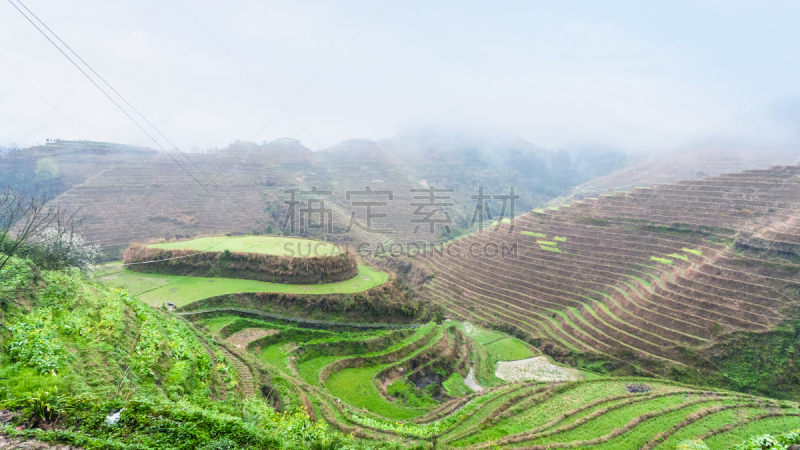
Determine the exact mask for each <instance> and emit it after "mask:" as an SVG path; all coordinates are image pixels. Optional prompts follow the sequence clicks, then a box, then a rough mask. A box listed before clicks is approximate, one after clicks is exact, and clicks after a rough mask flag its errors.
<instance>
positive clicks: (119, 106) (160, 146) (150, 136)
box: [8, 0, 244, 224]
mask: <svg viewBox="0 0 800 450" xmlns="http://www.w3.org/2000/svg"><path fill="white" fill-rule="evenodd" d="M8 2H9V3H11V6H13V7H14V9H16V10H17V11H19V13H20V14H22V16H23V17H25V19H26V20H27V21H28V22H30V23H31V25H33V26H34V28H36V30H38V31H39V33H41V34H42V36H44V37H45V39H47V40H48V41H49V42H50V43H51V44H53V46H54V47H56V49H57V50H58V51H59V52H60V53H61V54H62V55H64V57H65V58H67V60H69V62H70V63H72V65H74V66H75V68H77V69H78V70H79V71H80V72H81V73H82V74H83V75H84V76H85V77H86V78H87V79H88V80H89V81H90V82H91V83H92V84H93V85H94V86H95V87H96V88H97V89H99V90H100V92H102V93H103V95H105V96H106V98H108V99H109V100H110V101H111V102H112V103H113V104H114V106H116V107H117V108H118V109H119V110H120V111H122V113H123V114H125V116H126V117H128V119H130V120H131V121H132V122H133V123H134V124H135V125H136V126H137V127H138V128H139V129H140V130H142V132H143V133H144V134H145V135H147V137H149V138H150V139H151V140H152V141H153V142H154V143H155V144H156V145H157V146H158V147H159V148H160V149H161V150H162V151H163V152H164V153H165V154H166V155H167V156H169V157H170V158H171V159H172V160H173V161H174V162H175V163H176V164H177V165H178V167H180V168H181V169H182V170H183V171H184V172H186V174H187V175H189V177H190V178H191V179H192V180H194V182H196V183H197V184H198V185H199V186H200V187H201V188H203V190H205V191H206V192H207V193H208V195H210V196H211V197H212V198H213V199H214V200H216V201H217V203H219V204H220V205H221V206H222V207H223V208H224V209H225V210H226V211H227V212H228V213H229V214H231V215H234V214H233V212H232V211H231V210H230V209H228V207H227V206H226V205H225V204H224V203H222V202H221V201H220V200H219V199H218V198H217V197H216V196H215V195H214V194H213V192H211V191H210V190H209V189H208V188H207V187H206V186H205V185H204V184H203V183H201V182H200V180H198V179H197V177H195V176H194V175H193V174H192V173H191V172H190V171H189V170H187V169H186V168H185V167H184V166H183V165H182V164H181V163H180V161H178V160H177V159H176V158H175V157H174V156H173V155H172V154H171V153H169V152H168V151H167V150H166V149H165V148H164V147H163V146H162V145H161V143H160V142H158V140H156V139H155V138H154V137H153V136H152V135H151V134H150V133H149V132H148V131H147V130H146V129H145V128H144V127H143V126H142V125H141V124H140V123H139V122H138V121H137V120H136V119H134V118H133V117H132V116H131V115H130V113H128V111H126V110H125V108H123V107H122V106H121V105H120V104H119V103H118V102H117V101H116V100H114V98H112V97H111V95H109V94H108V92H106V91H105V90H104V89H103V88H102V87H101V86H100V85H99V84H98V83H97V82H96V81H95V80H94V79H93V78H92V77H90V76H89V74H87V73H86V71H85V70H84V69H83V68H81V66H80V65H79V64H78V63H76V62H75V61H74V60H73V59H72V58H71V57H70V56H69V55H68V54H67V53H66V52H65V51H64V50H63V49H62V48H61V47H59V46H58V44H56V43H55V42H53V40H52V39H51V38H50V36H48V35H47V33H45V32H44V31H43V30H42V29H41V28H39V26H38V25H36V23H34V21H33V20H31V18H30V17H28V16H27V15H26V14H25V13H24V12H23V11H22V10H21V9H19V7H18V6H17V5H16V4H15V3H14V2H13V1H12V0H8ZM17 2H19V4H20V5H22V7H23V8H25V9H26V10H27V11H29V12H30V10H29V9H28V8H27V7H26V6H25V5H24V4H23V3H22V2H21V1H20V0H17ZM30 14H31V15H32V16H33V17H35V18H36V20H37V21H38V22H39V23H41V24H42V26H44V27H45V28H47V30H48V31H50V33H52V34H53V36H54V37H55V38H56V39H57V40H58V41H59V42H61V43H62V44H63V45H64V46H65V47H66V48H67V49H69V51H70V52H71V53H73V54H74V55H75V56H76V57H77V58H78V59H79V60H80V61H81V62H82V63H83V64H84V65H86V66H87V67H88V68H89V70H90V71H91V72H92V73H94V74H95V75H96V76H97V77H98V78H99V79H100V80H102V81H103V83H105V84H106V85H107V86H108V87H109V88H110V89H111V90H112V91H113V92H114V93H115V94H117V96H119V97H120V99H122V101H124V102H125V103H126V104H127V105H128V106H130V108H131V109H133V110H134V111H136V113H137V114H138V115H139V116H141V117H142V118H143V119H144V120H145V122H147V123H148V124H149V125H150V126H151V127H152V128H153V129H154V130H156V132H157V133H158V134H160V135H161V136H162V137H164V139H165V140H166V141H167V142H168V143H169V144H170V145H173V144H172V142H171V141H170V140H169V139H167V138H166V137H165V136H164V134H163V133H161V131H159V130H158V128H156V127H155V126H154V125H153V124H152V123H150V122H149V121H148V120H147V119H146V118H144V116H142V114H141V113H139V112H138V110H136V108H134V107H133V106H132V105H131V104H130V103H129V102H128V101H127V100H125V98H124V97H123V96H122V95H120V94H119V93H118V92H117V91H116V90H115V89H114V88H113V87H111V85H110V84H109V83H108V82H106V81H105V80H104V79H103V78H102V77H100V75H98V74H97V72H95V71H94V69H92V68H91V66H89V65H88V64H86V62H85V61H83V59H81V58H80V56H78V54H77V53H75V51H73V50H72V49H71V48H70V47H69V46H68V45H67V44H66V43H64V41H63V40H61V38H59V37H58V35H57V34H56V33H54V32H53V31H52V30H50V28H49V27H47V25H45V24H44V22H42V21H41V20H40V19H39V18H38V17H37V16H36V15H35V14H33V13H32V12H31V13H30ZM173 147H175V146H174V145H173ZM175 149H176V150H177V148H175ZM178 152H179V153H181V155H183V157H184V158H186V160H187V161H189V162H190V163H191V164H192V165H193V166H194V167H195V168H196V169H197V170H198V171H199V172H200V173H202V174H203V175H205V176H206V178H209V180H211V178H210V177H208V175H207V174H206V173H205V172H203V171H202V170H201V169H200V168H199V167H197V165H196V164H195V163H194V162H192V161H191V160H190V159H189V158H188V157H186V155H185V154H183V152H181V151H180V150H178ZM211 182H212V183H214V181H213V180H211ZM214 184H215V185H216V183H214ZM216 187H217V188H219V186H216ZM220 190H221V189H220ZM234 216H235V215H234ZM237 219H238V220H239V221H240V222H242V223H243V224H244V222H243V221H242V219H241V218H240V217H237Z"/></svg>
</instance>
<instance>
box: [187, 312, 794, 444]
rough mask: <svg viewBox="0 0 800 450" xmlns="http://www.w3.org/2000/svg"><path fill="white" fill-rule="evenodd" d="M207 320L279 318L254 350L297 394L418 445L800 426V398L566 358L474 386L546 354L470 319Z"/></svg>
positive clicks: (663, 440)
mask: <svg viewBox="0 0 800 450" xmlns="http://www.w3.org/2000/svg"><path fill="white" fill-rule="evenodd" d="M196 323H197V325H198V326H199V327H200V329H201V330H204V331H205V332H207V333H209V334H210V335H211V336H214V337H216V339H218V340H220V341H225V340H233V339H236V336H238V335H241V334H242V333H251V334H254V332H253V331H252V330H257V329H265V330H278V331H277V333H276V334H272V335H270V336H269V337H267V338H261V340H258V341H254V342H253V343H252V344H251V345H250V346H248V347H247V349H248V350H247V353H249V354H250V355H251V356H252V358H254V360H257V361H258V362H259V363H260V364H263V365H264V366H266V367H267V368H268V369H269V371H270V373H271V374H272V377H273V379H274V380H280V382H279V388H280V389H282V390H283V391H284V392H286V393H287V395H288V393H289V392H295V393H296V394H295V395H299V396H300V397H301V398H306V399H307V400H308V403H307V406H308V407H309V408H310V409H312V410H313V411H314V412H315V415H316V417H317V418H318V419H323V420H325V421H327V422H329V423H331V424H332V425H333V426H334V427H335V428H338V429H340V430H344V431H347V432H353V433H356V434H357V435H362V434H363V436H365V437H367V438H368V439H374V440H385V441H392V440H394V441H405V442H406V443H408V444H409V445H411V444H415V443H424V442H428V443H430V442H431V440H432V439H433V437H434V436H435V437H436V440H437V443H438V446H437V448H487V447H489V448H503V449H505V448H532V449H542V450H544V449H546V448H548V446H549V447H550V448H574V449H592V450H600V449H608V450H611V449H619V450H627V449H630V450H634V449H645V450H652V449H659V450H673V449H675V448H676V446H677V445H678V444H679V443H681V442H683V441H685V440H687V439H695V438H698V437H700V438H701V439H705V441H706V443H707V444H708V445H709V448H710V449H711V450H716V449H720V450H722V449H728V448H730V447H731V446H732V445H734V444H737V443H739V442H741V441H742V440H744V439H747V438H748V437H750V436H751V435H753V434H763V433H774V434H780V433H785V432H787V431H789V430H792V429H796V428H800V414H799V413H798V404H797V403H795V402H789V401H778V400H772V399H767V398H759V397H755V396H750V395H747V394H741V393H735V392H727V391H711V390H708V389H705V388H702V387H697V386H691V385H684V384H680V383H676V382H671V381H665V380H658V379H652V378H637V377H606V376H601V375H597V374H592V373H589V372H582V371H578V370H574V369H569V368H566V367H562V368H563V369H567V370H570V372H571V373H573V374H576V377H575V378H576V379H574V380H572V381H559V382H541V381H537V380H536V379H528V380H526V381H521V382H513V383H508V382H504V381H503V380H501V379H498V378H497V377H494V376H488V377H485V378H486V379H485V380H482V381H480V383H486V384H482V387H483V388H484V389H483V390H482V391H479V392H474V391H473V390H472V389H470V388H469V387H467V385H465V384H464V378H465V374H466V372H467V371H468V370H469V369H470V367H472V368H473V369H474V370H475V371H476V372H477V371H480V370H482V371H483V372H484V373H486V372H490V371H491V372H493V370H494V368H495V367H496V365H497V364H498V363H499V362H501V361H515V360H516V361H519V360H528V359H530V358H544V356H537V355H540V354H539V353H538V352H537V351H536V349H533V348H530V347H529V346H528V345H527V344H525V343H524V342H522V341H520V340H518V339H516V338H514V337H512V336H509V335H507V334H505V333H502V332H498V331H493V330H488V329H485V328H481V327H479V326H476V325H473V324H471V323H468V322H444V323H443V324H441V325H436V324H434V323H430V324H427V325H424V326H419V327H417V328H414V329H407V330H393V331H390V330H379V331H369V332H347V333H339V332H334V331H326V330H308V329H301V328H296V327H295V326H294V325H286V324H282V323H277V322H269V321H260V320H254V319H249V318H243V317H237V316H235V315H226V316H219V317H213V318H205V319H200V320H198V321H197V322H196ZM248 330H249V331H248ZM471 361H472V362H474V365H473V364H471V363H470V362H471ZM479 366H482V368H481V367H479ZM553 367H556V366H553ZM476 378H478V379H479V380H480V377H476Z"/></svg>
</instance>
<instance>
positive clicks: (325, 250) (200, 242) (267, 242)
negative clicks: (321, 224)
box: [148, 236, 341, 257]
mask: <svg viewBox="0 0 800 450" xmlns="http://www.w3.org/2000/svg"><path fill="white" fill-rule="evenodd" d="M148 247H153V248H163V249H166V250H176V249H180V250H200V251H205V252H221V251H224V250H230V251H232V252H244V253H263V254H267V255H278V256H292V257H296V256H302V257H307V256H330V255H331V254H334V255H335V254H338V253H341V249H340V248H339V246H337V245H336V244H332V243H330V242H322V241H312V240H310V239H301V238H288V237H277V236H210V237H201V238H197V239H190V240H188V241H176V242H163V243H159V244H150V245H148Z"/></svg>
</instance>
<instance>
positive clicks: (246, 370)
mask: <svg viewBox="0 0 800 450" xmlns="http://www.w3.org/2000/svg"><path fill="white" fill-rule="evenodd" d="M219 349H220V350H222V353H225V357H226V358H228V360H229V361H230V362H231V364H233V366H234V367H236V371H237V372H238V373H239V378H240V379H241V384H240V385H239V386H240V387H241V389H242V397H253V396H254V395H256V384H255V382H253V374H252V373H251V372H250V367H248V366H247V364H245V363H244V361H242V359H241V358H240V357H239V355H236V354H234V353H232V352H230V351H228V349H226V348H225V347H222V346H220V348H219Z"/></svg>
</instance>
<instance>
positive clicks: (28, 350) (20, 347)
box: [8, 308, 64, 374]
mask: <svg viewBox="0 0 800 450" xmlns="http://www.w3.org/2000/svg"><path fill="white" fill-rule="evenodd" d="M9 329H10V330H11V341H10V343H9V344H8V353H9V354H10V355H11V359H12V361H14V362H16V363H17V364H19V365H21V366H28V367H32V368H34V369H35V370H37V371H38V372H40V373H52V374H55V373H56V372H57V371H58V369H59V368H60V367H61V366H62V365H63V363H64V361H63V359H64V354H63V349H62V347H61V345H60V344H58V343H57V342H56V341H55V340H54V339H53V334H54V333H55V331H56V328H55V325H54V323H53V312H52V311H51V310H50V309H49V308H41V309H37V310H36V311H34V312H33V313H31V314H28V315H25V316H22V318H20V320H19V321H18V322H16V323H15V324H14V325H11V326H10V327H9Z"/></svg>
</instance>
